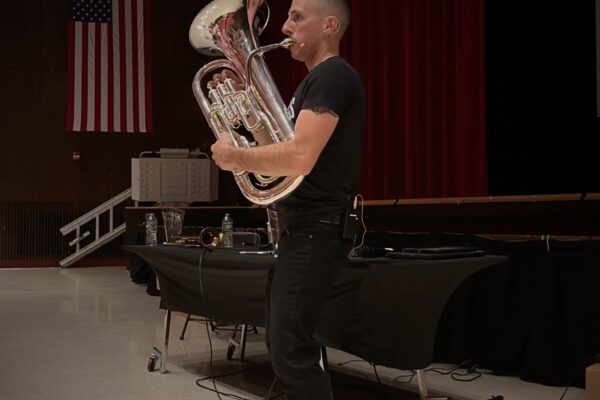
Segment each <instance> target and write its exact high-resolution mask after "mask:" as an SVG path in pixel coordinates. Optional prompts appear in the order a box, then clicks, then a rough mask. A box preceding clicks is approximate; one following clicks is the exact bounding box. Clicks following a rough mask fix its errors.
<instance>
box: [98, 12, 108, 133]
mask: <svg viewBox="0 0 600 400" xmlns="http://www.w3.org/2000/svg"><path fill="white" fill-rule="evenodd" d="M100 30H101V32H100V37H101V44H100V54H102V63H101V67H100V69H101V72H100V129H99V130H100V132H106V131H107V130H108V93H107V91H108V88H107V83H108V82H109V81H108V54H109V53H108V27H107V26H106V24H100Z"/></svg>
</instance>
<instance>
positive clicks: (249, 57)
mask: <svg viewBox="0 0 600 400" xmlns="http://www.w3.org/2000/svg"><path fill="white" fill-rule="evenodd" d="M263 4H264V5H266V2H261V1H248V0H214V1H212V2H211V3H209V4H208V5H207V6H206V7H205V8H204V9H202V11H200V13H198V15H197V16H196V18H195V19H194V22H193V23H192V26H191V28H190V42H191V44H192V46H193V47H194V48H195V49H196V50H198V51H199V52H201V53H203V54H208V55H215V54H221V55H224V56H225V57H226V58H225V59H219V60H215V61H213V62H210V63H208V64H206V65H205V66H204V67H202V68H201V69H200V70H199V71H198V72H197V73H196V75H195V77H194V80H193V83H192V89H193V92H194V95H195V97H196V100H197V101H198V105H199V106H200V109H201V110H202V113H203V114H204V117H205V118H206V120H207V121H208V124H209V126H210V128H211V130H212V131H213V133H214V135H215V137H216V138H217V139H218V138H219V137H220V135H221V134H227V135H228V136H229V137H230V139H231V141H232V142H233V144H234V145H235V146H238V147H240V146H241V147H254V146H264V145H268V144H273V143H279V142H285V141H289V140H292V139H293V138H294V126H293V123H292V115H290V112H289V111H288V109H287V107H286V106H285V104H284V103H283V100H282V99H281V95H280V94H279V91H278V89H277V86H276V85H275V83H274V81H273V78H272V77H271V74H270V72H269V69H268V68H267V66H266V63H265V61H264V59H263V58H262V54H263V53H265V52H267V51H271V50H275V49H278V48H288V49H289V48H290V47H291V46H292V45H294V43H293V42H292V41H291V40H290V39H286V40H283V41H282V42H281V43H276V44H272V45H268V46H263V47H259V46H258V38H257V36H258V32H257V31H262V29H264V27H265V26H266V22H265V23H264V24H262V25H261V23H262V22H263V21H262V18H263V16H264V13H263V14H261V9H260V7H261V6H262V5H263ZM267 7H268V6H267ZM267 15H268V9H267ZM266 19H267V20H268V17H267V18H266ZM300 45H302V44H300ZM223 70H229V71H230V72H231V74H232V75H233V76H234V77H235V79H231V78H227V79H223V80H222V81H220V82H216V83H213V84H209V85H206V80H207V79H209V80H212V76H213V75H214V74H215V73H217V72H220V71H223ZM238 84H239V85H240V86H241V87H240V86H238ZM234 177H235V180H236V183H237V184H238V186H239V187H240V190H241V192H242V194H243V195H244V196H245V197H246V198H247V199H248V200H250V201H251V202H253V203H255V204H262V205H266V204H271V203H273V202H275V201H277V200H279V199H281V198H283V197H285V196H287V195H289V194H290V193H291V192H292V191H293V190H294V189H296V188H297V187H298V186H299V185H300V183H301V182H302V179H303V176H289V177H278V176H273V177H271V176H263V175H259V174H253V173H251V172H246V171H242V172H236V173H234Z"/></svg>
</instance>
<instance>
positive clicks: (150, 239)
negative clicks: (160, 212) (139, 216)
mask: <svg viewBox="0 0 600 400" xmlns="http://www.w3.org/2000/svg"><path fill="white" fill-rule="evenodd" d="M157 232H158V220H157V219H156V216H155V215H154V213H148V214H146V246H156V245H157V244H158V240H157V237H156V236H157V235H156V234H157Z"/></svg>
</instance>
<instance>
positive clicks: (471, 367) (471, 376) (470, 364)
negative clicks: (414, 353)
mask: <svg viewBox="0 0 600 400" xmlns="http://www.w3.org/2000/svg"><path fill="white" fill-rule="evenodd" d="M477 367H479V364H478V363H477V360H473V359H469V360H465V361H463V362H461V363H460V364H458V365H457V366H455V367H452V368H428V369H426V370H425V372H433V373H435V374H439V375H450V377H451V378H452V379H454V380H455V381H458V382H472V381H474V380H475V379H478V378H480V377H481V376H482V373H481V372H479V371H477ZM463 368H464V369H466V370H467V372H456V371H457V370H459V369H463ZM467 377H468V378H467Z"/></svg>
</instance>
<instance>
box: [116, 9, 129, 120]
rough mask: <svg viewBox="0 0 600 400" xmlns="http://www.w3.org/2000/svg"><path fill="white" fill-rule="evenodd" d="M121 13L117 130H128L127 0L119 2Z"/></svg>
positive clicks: (119, 12)
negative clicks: (118, 116) (118, 117)
mask: <svg viewBox="0 0 600 400" xmlns="http://www.w3.org/2000/svg"><path fill="white" fill-rule="evenodd" d="M117 14H118V15H119V70H120V71H119V72H120V74H121V78H122V79H120V80H119V82H120V83H121V85H120V87H119V90H120V93H121V95H120V98H119V100H120V101H119V104H120V110H119V114H120V116H121V118H120V120H119V129H117V132H124V131H126V130H127V51H126V48H127V43H126V41H127V36H126V35H125V1H120V2H119V11H118V13H117Z"/></svg>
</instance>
